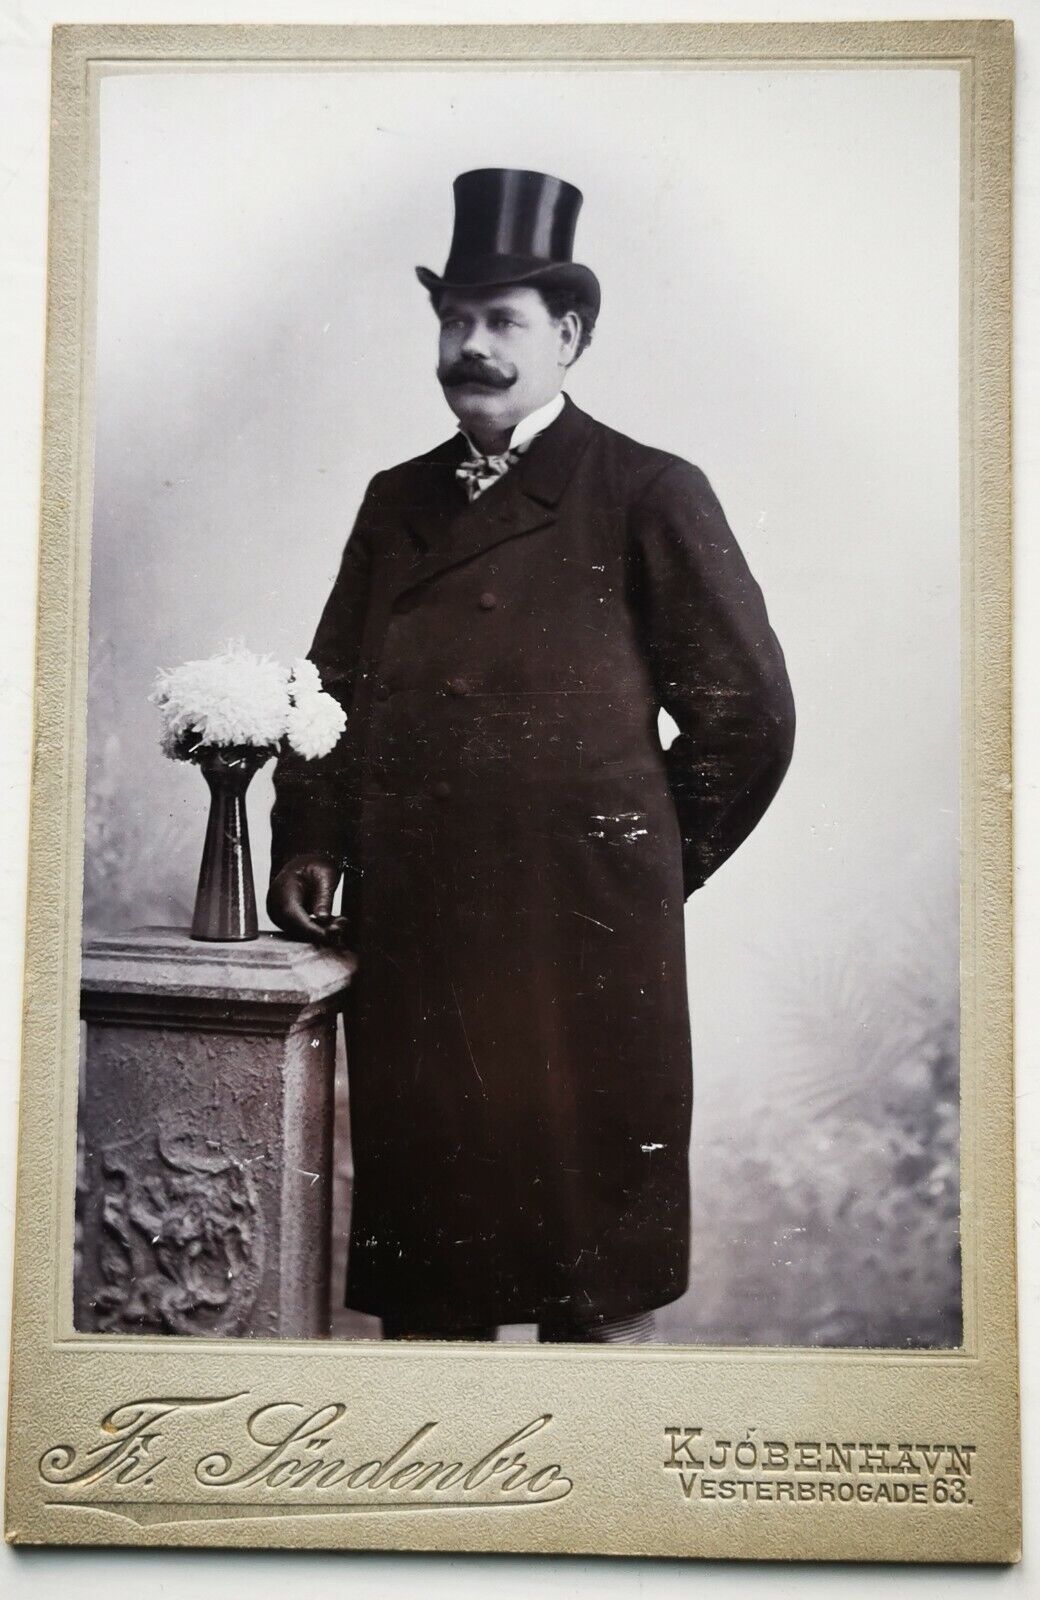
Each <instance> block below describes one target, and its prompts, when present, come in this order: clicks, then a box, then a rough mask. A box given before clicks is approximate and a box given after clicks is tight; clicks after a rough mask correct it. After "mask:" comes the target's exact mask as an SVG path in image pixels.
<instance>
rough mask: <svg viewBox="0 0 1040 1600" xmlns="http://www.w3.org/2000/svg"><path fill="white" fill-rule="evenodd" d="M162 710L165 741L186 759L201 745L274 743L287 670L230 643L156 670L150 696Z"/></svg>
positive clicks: (282, 718)
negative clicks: (217, 650)
mask: <svg viewBox="0 0 1040 1600" xmlns="http://www.w3.org/2000/svg"><path fill="white" fill-rule="evenodd" d="M149 698H150V699H151V700H152V701H153V702H154V704H155V705H157V706H158V707H159V711H160V714H161V716H162V722H163V731H162V747H163V750H164V751H165V752H166V754H167V755H169V756H173V757H178V758H180V759H184V758H185V757H190V756H191V754H192V753H193V752H194V751H195V750H196V749H198V748H199V747H200V746H205V745H252V746H254V747H259V748H263V749H273V748H274V747H275V746H276V745H277V744H278V743H279V741H280V740H281V738H282V737H283V735H284V733H285V728H286V719H287V717H288V713H289V674H288V672H287V671H286V669H285V668H284V667H282V666H280V665H279V664H278V662H277V661H274V660H273V659H272V658H271V657H270V656H257V655H254V654H253V652H252V651H251V650H246V649H245V648H244V646H242V645H241V644H237V643H232V644H229V645H228V646H227V648H226V649H225V650H224V651H222V652H221V653H220V654H219V655H215V656H210V657H208V658H207V659H206V660H202V661H185V662H184V663H183V665H181V666H179V667H175V668H174V669H173V670H172V672H166V671H162V672H159V673H158V674H157V676H156V685H155V690H154V692H153V693H152V694H151V695H150V696H149Z"/></svg>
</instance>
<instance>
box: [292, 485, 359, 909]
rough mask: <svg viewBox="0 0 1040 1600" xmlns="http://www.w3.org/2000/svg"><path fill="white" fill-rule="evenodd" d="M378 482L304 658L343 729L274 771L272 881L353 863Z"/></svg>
mask: <svg viewBox="0 0 1040 1600" xmlns="http://www.w3.org/2000/svg"><path fill="white" fill-rule="evenodd" d="M376 482H377V480H376V479H375V478H373V480H372V482H371V483H370V484H369V486H368V489H367V491H366V493H365V498H364V500H363V501H362V504H361V509H360V510H359V512H358V515H357V518H356V520H355V523H354V527H353V529H352V530H351V534H350V537H349V538H348V540H347V543H346V547H345V549H344V552H343V558H342V560H341V562H340V567H339V572H338V574H337V577H336V581H335V583H334V584H333V586H332V589H331V591H330V593H329V597H328V599H327V600H326V602H325V607H324V610H323V611H322V613H321V619H320V621H319V622H318V627H317V631H316V633H315V635H314V641H313V643H312V645H311V647H310V649H309V650H308V652H307V656H308V659H309V660H311V661H313V662H314V665H315V666H316V667H317V669H318V671H319V672H320V674H321V681H322V687H323V688H324V689H326V690H327V691H328V693H329V694H331V695H334V696H335V698H336V699H337V700H338V701H339V703H340V705H341V706H342V707H343V709H344V711H345V712H346V713H347V725H346V727H345V729H344V730H343V733H342V734H341V735H340V738H339V740H338V742H337V744H336V745H335V747H334V748H333V750H331V751H330V753H329V754H328V755H327V756H323V757H319V758H318V759H316V760H313V761H305V760H304V759H303V757H301V756H298V755H296V754H295V753H294V752H293V751H291V750H286V751H285V753H284V754H283V755H281V756H280V757H279V759H278V761H277V763H276V765H275V769H274V791H275V800H274V807H273V809H272V812H271V876H272V878H273V877H274V876H275V874H276V873H277V872H279V871H280V869H281V868H282V867H283V866H284V865H285V863H286V862H287V861H288V860H289V859H290V858H291V857H292V856H294V855H300V854H302V853H304V852H306V853H308V854H310V853H313V854H316V855H323V856H328V857H329V858H330V859H331V860H334V861H336V862H337V863H339V864H340V865H341V866H342V865H345V864H346V863H348V862H349V861H350V860H351V859H352V855H353V851H352V840H353V835H354V828H355V826H356V818H357V810H358V806H359V804H360V762H361V750H360V748H359V742H360V735H359V730H358V729H357V728H356V727H355V725H354V723H353V721H352V718H351V705H352V701H353V699H354V691H355V687H356V684H357V680H358V675H359V672H360V670H361V661H360V654H361V639H362V633H363V630H364V625H365V616H366V612H367V608H368V597H369V587H370V576H371V567H372V538H371V527H370V523H371V517H370V512H371V509H372V506H373V503H374V499H375V493H374V491H375V484H376Z"/></svg>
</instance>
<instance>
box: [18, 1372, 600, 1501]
mask: <svg viewBox="0 0 1040 1600" xmlns="http://www.w3.org/2000/svg"><path fill="white" fill-rule="evenodd" d="M249 1399H250V1395H249V1392H248V1391H242V1392H241V1393H238V1394H227V1395H212V1396H209V1397H204V1398H193V1399H188V1398H182V1397H175V1396H156V1397H152V1398H145V1399H140V1400H131V1401H127V1402H125V1403H123V1404H121V1405H118V1406H116V1407H115V1408H114V1409H113V1410H111V1411H109V1412H108V1413H107V1415H106V1416H104V1417H103V1418H102V1419H101V1422H100V1424H99V1426H98V1433H97V1438H96V1439H95V1441H94V1442H93V1443H92V1444H90V1445H87V1446H85V1447H80V1448H77V1447H76V1446H74V1445H71V1444H56V1445H52V1446H51V1448H50V1449H48V1450H46V1451H45V1452H44V1454H43V1455H42V1456H41V1458H40V1463H39V1474H40V1478H41V1479H42V1480H43V1482H44V1483H45V1484H46V1485H47V1486H48V1488H49V1489H51V1490H54V1491H58V1493H57V1494H56V1495H54V1497H52V1498H50V1499H49V1500H48V1502H47V1503H48V1505H51V1506H79V1507H83V1506H87V1507H89V1508H91V1509H92V1510H100V1511H107V1512H111V1513H112V1514H114V1515H117V1516H122V1517H128V1518H130V1519H131V1520H133V1521H135V1522H139V1523H150V1524H151V1523H158V1522H176V1521H189V1520H196V1519H198V1518H199V1517H200V1516H201V1517H208V1518H228V1517H239V1516H242V1517H272V1516H292V1515H302V1516H320V1515H323V1514H330V1513H331V1514H335V1515H344V1514H347V1513H351V1512H359V1511H380V1512H385V1511H403V1510H413V1511H433V1510H444V1509H454V1510H462V1509H467V1508H474V1509H480V1510H500V1509H501V1510H505V1509H509V1508H515V1507H518V1506H544V1505H550V1504H552V1503H554V1502H555V1501H558V1500H563V1499H565V1498H566V1496H567V1495H569V1494H570V1492H571V1490H572V1488H573V1487H574V1483H573V1480H572V1479H571V1478H570V1477H569V1476H568V1475H567V1473H566V1472H565V1471H564V1468H563V1465H562V1464H561V1463H560V1462H559V1461H551V1460H549V1461H547V1460H544V1459H542V1458H541V1454H540V1452H539V1449H538V1447H539V1446H541V1445H543V1444H544V1442H545V1440H544V1435H545V1433H546V1431H547V1430H548V1429H549V1428H550V1427H551V1424H552V1421H553V1418H552V1414H551V1413H549V1412H546V1413H544V1414H543V1415H541V1416H538V1417H534V1418H532V1419H531V1421H529V1422H526V1423H524V1424H523V1425H522V1426H520V1427H517V1428H514V1429H512V1430H511V1431H510V1432H509V1433H507V1434H506V1435H505V1437H501V1436H498V1435H495V1436H493V1437H492V1440H491V1442H490V1444H489V1446H488V1447H487V1448H484V1447H483V1442H482V1443H481V1445H478V1446H477V1447H476V1448H475V1449H470V1450H468V1451H459V1450H458V1449H457V1448H453V1447H452V1445H451V1442H450V1434H449V1432H448V1430H447V1429H446V1426H445V1424H444V1423H443V1422H440V1421H430V1422H423V1423H421V1424H420V1425H419V1426H418V1427H417V1428H415V1429H414V1430H413V1431H412V1432H411V1433H410V1434H409V1435H408V1436H407V1437H405V1438H403V1439H393V1440H391V1441H390V1442H389V1444H388V1445H386V1446H384V1445H382V1444H380V1445H379V1446H377V1447H376V1452H375V1453H374V1454H373V1453H372V1452H371V1450H369V1451H368V1452H366V1451H365V1449H364V1448H363V1447H359V1446H358V1445H356V1444H355V1443H354V1442H353V1441H352V1438H351V1433H350V1426H349V1418H348V1408H347V1406H346V1405H345V1404H344V1403H343V1402H342V1401H329V1402H328V1403H327V1404H325V1405H320V1406H317V1407H309V1406H306V1405H301V1404H299V1403H297V1402H296V1401H291V1400H278V1401H274V1402H271V1403H268V1404H265V1405H261V1406H256V1407H254V1408H253V1409H252V1410H250V1411H248V1412H246V1414H245V1415H244V1416H242V1417H240V1418H239V1419H238V1421H237V1423H235V1424H234V1425H233V1426H232V1427H230V1428H229V1430H228V1435H227V1437H226V1438H224V1439H223V1440H222V1443H221V1447H220V1448H218V1449H209V1450H207V1451H206V1452H205V1453H204V1454H201V1455H199V1454H197V1453H196V1454H195V1459H194V1460H192V1461H191V1462H190V1471H191V1478H192V1487H193V1490H195V1491H196V1493H195V1494H194V1497H192V1498H188V1497H184V1496H183V1495H182V1497H181V1498H179V1499H173V1498H167V1497H166V1495H165V1494H164V1490H167V1489H169V1488H171V1487H173V1486H171V1485H170V1479H171V1477H176V1476H180V1477H181V1482H182V1483H183V1467H184V1464H185V1460H186V1458H187V1448H188V1447H187V1445H186V1443H185V1441H184V1438H183V1431H182V1425H183V1424H184V1422H185V1419H186V1418H187V1417H189V1416H190V1414H191V1413H193V1412H197V1411H199V1410H200V1409H206V1408H213V1409H216V1408H221V1407H223V1408H229V1409H230V1408H233V1407H235V1406H237V1405H239V1404H240V1403H241V1402H247V1403H248V1401H249ZM435 1435H436V1437H434V1436H435ZM539 1435H541V1436H543V1437H541V1438H539V1437H538V1436H539ZM536 1439H537V1445H535V1444H534V1441H535V1440H536ZM442 1440H443V1442H442ZM529 1451H531V1452H532V1454H529V1453H528V1452H529ZM196 1452H197V1446H196ZM178 1469H179V1472H178Z"/></svg>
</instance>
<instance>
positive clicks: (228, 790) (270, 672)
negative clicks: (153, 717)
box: [149, 644, 347, 940]
mask: <svg viewBox="0 0 1040 1600" xmlns="http://www.w3.org/2000/svg"><path fill="white" fill-rule="evenodd" d="M149 699H150V700H151V701H152V702H153V704H155V705H157V706H158V708H159V713H160V716H161V718H162V740H161V742H162V748H163V752H164V754H166V755H167V756H169V757H170V759H171V760H173V761H193V762H195V764H196V765H197V766H198V767H199V769H200V770H201V772H202V775H203V777H204V778H205V780H206V782H207V784H208V785H209V791H210V813H209V822H208V824H207V828H206V843H205V848H204V850H203V854H202V868H201V870H200V872H199V886H198V892H197V894H196V897H195V914H194V917H193V919H192V925H191V936H192V938H193V939H215V940H245V939H255V938H256V937H257V931H258V929H257V920H256V896H255V892H254V888H253V868H252V861H251V859H250V853H249V829H248V824H247V818H246V805H245V796H246V789H247V788H248V786H249V783H250V780H251V779H252V777H253V775H254V773H256V772H257V771H259V769H260V768H261V767H262V766H263V764H264V762H265V761H268V760H270V758H271V757H272V756H276V755H278V754H280V753H281V752H282V751H283V750H284V749H286V747H288V748H289V749H291V750H293V751H295V753H296V754H297V755H300V756H302V757H303V758H304V759H305V760H307V761H313V760H316V759H317V758H319V757H321V756H326V755H328V754H329V752H330V751H331V750H332V749H334V747H335V745H336V743H337V741H338V739H339V736H340V734H341V733H342V732H343V729H344V727H345V726H346V721H347V719H346V715H345V713H344V711H343V707H342V706H341V705H340V704H339V702H338V700H336V699H334V697H333V696H332V695H330V694H326V693H325V691H324V690H323V689H322V686H321V677H320V675H319V673H318V669H317V667H316V666H315V665H314V663H313V662H312V661H307V660H303V659H301V660H298V661H294V662H293V664H292V667H291V668H286V667H283V666H281V665H280V664H279V663H278V662H277V661H275V660H273V659H272V658H271V657H270V656H257V655H254V654H253V652H252V651H251V650H246V649H245V648H244V646H243V645H241V644H229V645H228V646H227V648H226V649H225V650H223V651H221V652H220V653H219V654H218V655H215V656H210V657H208V658H207V659H206V660H202V661H185V662H184V663H183V664H182V665H181V666H179V667H174V668H173V670H172V671H160V672H159V673H158V674H157V677H156V684H155V689H154V691H153V692H152V694H151V695H150V696H149Z"/></svg>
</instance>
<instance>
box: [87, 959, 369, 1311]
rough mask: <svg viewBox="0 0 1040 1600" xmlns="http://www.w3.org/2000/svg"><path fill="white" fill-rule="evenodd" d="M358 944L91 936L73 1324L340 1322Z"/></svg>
mask: <svg viewBox="0 0 1040 1600" xmlns="http://www.w3.org/2000/svg"><path fill="white" fill-rule="evenodd" d="M354 967H355V961H354V957H353V956H351V955H349V954H346V953H336V952H333V951H328V950H322V949H320V948H319V947H317V946H313V945H307V944H300V943H296V942H295V941H292V940H289V939H285V938H282V937H281V936H279V935H274V934H261V936H260V938H259V939H257V940H256V941H255V942H251V943H246V944H210V943H199V942H196V941H193V940H192V939H190V938H189V937H188V933H187V930H186V929H180V928H141V929H137V930H135V931H134V932H132V933H128V934H122V935H115V936H108V937H104V938H98V939H94V940H92V941H91V942H90V943H89V944H88V945H87V946H86V948H85V950H84V955H83V976H82V991H81V1009H82V1015H83V1017H84V1019H85V1021H86V1025H87V1039H86V1061H85V1068H84V1081H83V1085H82V1093H81V1105H80V1135H81V1148H82V1157H81V1175H80V1184H79V1196H78V1230H77V1231H78V1234H79V1241H80V1248H79V1252H78V1261H77V1273H76V1288H75V1322H76V1327H77V1328H78V1329H81V1330H83V1331H100V1332H110V1333H124V1334H125V1333H153V1334H154V1333H173V1334H197V1335H210V1336H226V1335H241V1334H245V1335H256V1336H262V1337H282V1338H320V1337H324V1336H326V1335H327V1334H328V1331H329V1229H330V1219H331V1212H332V1126H333V1080H334V1072H335V1043H336V1017H337V1014H338V1012H339V1010H340V1008H341V1006H342V1003H343V998H344V995H345V992H346V989H347V987H348V985H349V983H350V979H351V976H352V974H353V972H354Z"/></svg>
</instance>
